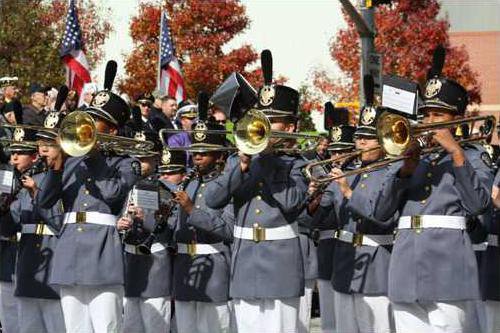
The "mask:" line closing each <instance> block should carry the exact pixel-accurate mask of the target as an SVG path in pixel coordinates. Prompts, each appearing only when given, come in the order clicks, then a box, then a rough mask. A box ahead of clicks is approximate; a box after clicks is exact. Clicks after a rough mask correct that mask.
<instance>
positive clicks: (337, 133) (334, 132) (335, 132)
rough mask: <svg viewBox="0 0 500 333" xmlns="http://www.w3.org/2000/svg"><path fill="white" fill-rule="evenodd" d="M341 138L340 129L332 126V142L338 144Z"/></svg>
mask: <svg viewBox="0 0 500 333" xmlns="http://www.w3.org/2000/svg"><path fill="white" fill-rule="evenodd" d="M341 138H342V129H341V128H340V127H339V126H334V127H332V128H331V129H330V139H331V140H332V141H333V142H339V141H340V139H341Z"/></svg>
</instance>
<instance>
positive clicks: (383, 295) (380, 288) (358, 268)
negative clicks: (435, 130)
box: [327, 84, 393, 333]
mask: <svg viewBox="0 0 500 333" xmlns="http://www.w3.org/2000/svg"><path fill="white" fill-rule="evenodd" d="M367 86H368V85H367V84H365V92H367V105H366V106H365V107H364V108H363V110H362V111H361V114H360V117H359V124H358V128H357V130H356V132H355V134H354V135H355V137H354V142H355V145H356V149H358V150H369V149H374V148H376V147H378V140H377V136H376V128H375V126H376V122H377V119H378V116H379V115H380V113H381V112H382V111H383V110H382V109H380V108H375V107H373V106H372V101H373V99H372V98H371V99H370V98H369V89H368V88H367ZM372 93H373V90H372ZM382 158H383V151H382V150H381V149H375V150H370V151H368V152H365V153H362V154H361V168H363V167H365V166H369V165H370V164H371V163H374V162H377V161H379V160H380V159H382ZM386 171H387V169H386V168H382V169H378V170H375V171H372V172H366V173H360V174H357V175H355V176H349V177H347V178H345V177H344V178H340V179H338V180H336V181H335V182H334V183H332V184H331V185H330V186H329V188H328V189H327V191H331V192H332V195H330V197H331V198H332V199H333V202H332V207H333V209H335V212H336V214H337V220H338V223H339V227H340V229H339V230H338V231H337V234H336V236H335V238H336V239H337V241H336V243H335V250H334V252H333V275H332V283H333V289H334V290H335V296H334V300H335V323H336V328H337V330H338V331H339V332H359V333H361V332H377V333H389V332H392V331H393V329H392V327H393V325H392V316H391V309H390V302H389V299H388V298H387V284H388V270H389V260H390V255H391V249H392V242H393V228H392V225H387V224H385V225H384V224H383V223H381V222H380V221H377V220H374V219H373V218H370V210H367V209H366V205H365V204H364V202H365V201H367V200H370V199H372V198H373V197H375V196H376V195H377V194H378V191H379V189H380V186H381V183H382V181H383V179H384V174H385V173H386ZM342 174H343V172H342V171H341V170H340V169H339V168H334V169H333V170H332V172H331V175H332V176H341V175H342Z"/></svg>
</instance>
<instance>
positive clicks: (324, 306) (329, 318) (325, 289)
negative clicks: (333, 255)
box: [318, 279, 335, 333]
mask: <svg viewBox="0 0 500 333" xmlns="http://www.w3.org/2000/svg"><path fill="white" fill-rule="evenodd" d="M318 293H319V312H320V320H321V332H323V333H334V332H335V311H334V305H333V304H334V297H335V292H334V290H333V287H332V282H331V281H330V280H322V279H318Z"/></svg>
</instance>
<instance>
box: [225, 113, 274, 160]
mask: <svg viewBox="0 0 500 333" xmlns="http://www.w3.org/2000/svg"><path fill="white" fill-rule="evenodd" d="M270 136H271V123H270V122H269V119H267V117H266V116H265V115H264V114H263V113H262V112H261V111H259V110H255V109H252V110H249V111H248V112H247V113H245V115H244V116H243V118H241V119H240V120H239V121H238V122H237V123H236V125H235V131H234V141H235V144H236V147H238V149H239V150H240V151H242V152H243V153H244V154H247V155H255V154H258V153H260V152H262V151H263V150H265V149H266V148H267V145H268V143H269V138H270Z"/></svg>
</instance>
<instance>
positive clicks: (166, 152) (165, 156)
mask: <svg viewBox="0 0 500 333" xmlns="http://www.w3.org/2000/svg"><path fill="white" fill-rule="evenodd" d="M171 159H172V154H171V153H170V151H169V150H168V149H166V148H165V149H163V153H162V154H161V163H163V164H165V165H166V164H170V160H171Z"/></svg>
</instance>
